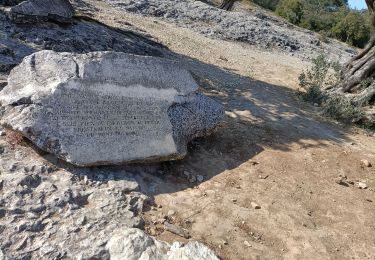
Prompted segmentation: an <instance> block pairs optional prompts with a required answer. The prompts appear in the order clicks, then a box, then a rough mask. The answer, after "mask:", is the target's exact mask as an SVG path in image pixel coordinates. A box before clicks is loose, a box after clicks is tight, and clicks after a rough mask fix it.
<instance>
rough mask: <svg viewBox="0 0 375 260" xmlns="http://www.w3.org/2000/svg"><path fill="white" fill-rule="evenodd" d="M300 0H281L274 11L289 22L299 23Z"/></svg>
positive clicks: (301, 8)
mask: <svg viewBox="0 0 375 260" xmlns="http://www.w3.org/2000/svg"><path fill="white" fill-rule="evenodd" d="M303 12H304V11H303V2H302V0H283V1H281V3H280V4H279V5H278V6H277V8H276V13H277V14H278V15H280V16H282V17H284V18H285V19H287V20H288V21H289V22H291V23H294V24H299V23H300V22H301V19H302V17H303Z"/></svg>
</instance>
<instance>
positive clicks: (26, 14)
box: [10, 0, 74, 23]
mask: <svg viewBox="0 0 375 260" xmlns="http://www.w3.org/2000/svg"><path fill="white" fill-rule="evenodd" d="M10 14H11V17H12V20H13V21H14V22H16V23H32V22H42V21H49V20H51V21H56V22H59V23H71V22H72V21H73V20H72V19H73V14H74V10H73V7H72V5H71V4H70V3H69V1H68V0H28V1H24V2H21V3H20V4H18V5H16V6H13V7H12V8H11V10H10Z"/></svg>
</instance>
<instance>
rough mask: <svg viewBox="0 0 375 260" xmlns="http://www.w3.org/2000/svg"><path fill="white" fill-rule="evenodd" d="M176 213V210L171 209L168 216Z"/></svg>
mask: <svg viewBox="0 0 375 260" xmlns="http://www.w3.org/2000/svg"><path fill="white" fill-rule="evenodd" d="M174 214H176V212H175V211H174V210H169V211H168V213H167V216H173V215H174Z"/></svg>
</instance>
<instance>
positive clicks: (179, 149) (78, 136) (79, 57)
mask: <svg viewBox="0 0 375 260" xmlns="http://www.w3.org/2000/svg"><path fill="white" fill-rule="evenodd" d="M197 90H198V86H197V84H196V82H195V81H194V80H193V78H192V76H191V75H190V73H189V72H188V71H186V70H184V69H182V68H180V67H179V66H178V64H176V63H175V62H172V61H169V60H165V59H162V58H157V57H146V56H137V55H130V54H125V53H117V52H93V53H88V54H72V53H56V52H53V51H41V52H37V53H34V54H32V55H30V56H27V57H26V58H25V59H24V60H23V62H22V63H21V64H20V65H18V66H17V67H15V68H14V69H13V70H12V71H11V73H10V76H9V78H8V85H7V86H6V87H5V88H4V89H3V90H2V91H1V92H0V102H1V105H2V117H1V121H0V123H1V124H2V125H4V126H5V127H8V128H12V129H13V130H15V131H18V132H20V133H22V134H23V135H24V136H26V137H27V138H28V139H30V140H31V141H32V142H33V143H35V144H36V145H37V146H38V147H39V148H41V149H42V150H45V151H47V152H51V153H53V154H55V155H56V156H57V157H59V158H61V159H63V160H65V161H67V162H70V163H72V164H75V165H79V166H91V165H109V164H123V163H129V162H150V161H164V160H173V159H180V158H182V157H183V156H184V155H185V154H186V152H187V149H186V145H187V143H188V142H189V141H190V140H192V139H193V138H195V137H200V136H204V135H207V134H209V133H211V132H212V130H213V129H214V128H215V127H216V126H217V125H218V124H219V123H220V122H221V121H222V119H223V116H224V111H223V108H222V106H221V105H220V104H218V103H217V102H215V101H213V100H212V99H209V98H208V97H206V96H204V95H202V94H199V93H198V92H197Z"/></svg>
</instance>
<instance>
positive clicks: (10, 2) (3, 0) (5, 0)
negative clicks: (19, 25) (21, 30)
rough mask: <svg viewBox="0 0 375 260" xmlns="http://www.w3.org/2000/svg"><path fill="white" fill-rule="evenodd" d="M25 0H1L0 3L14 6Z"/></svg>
mask: <svg viewBox="0 0 375 260" xmlns="http://www.w3.org/2000/svg"><path fill="white" fill-rule="evenodd" d="M22 1H24V0H0V5H5V6H13V5H18V4H19V3H21V2H22Z"/></svg>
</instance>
